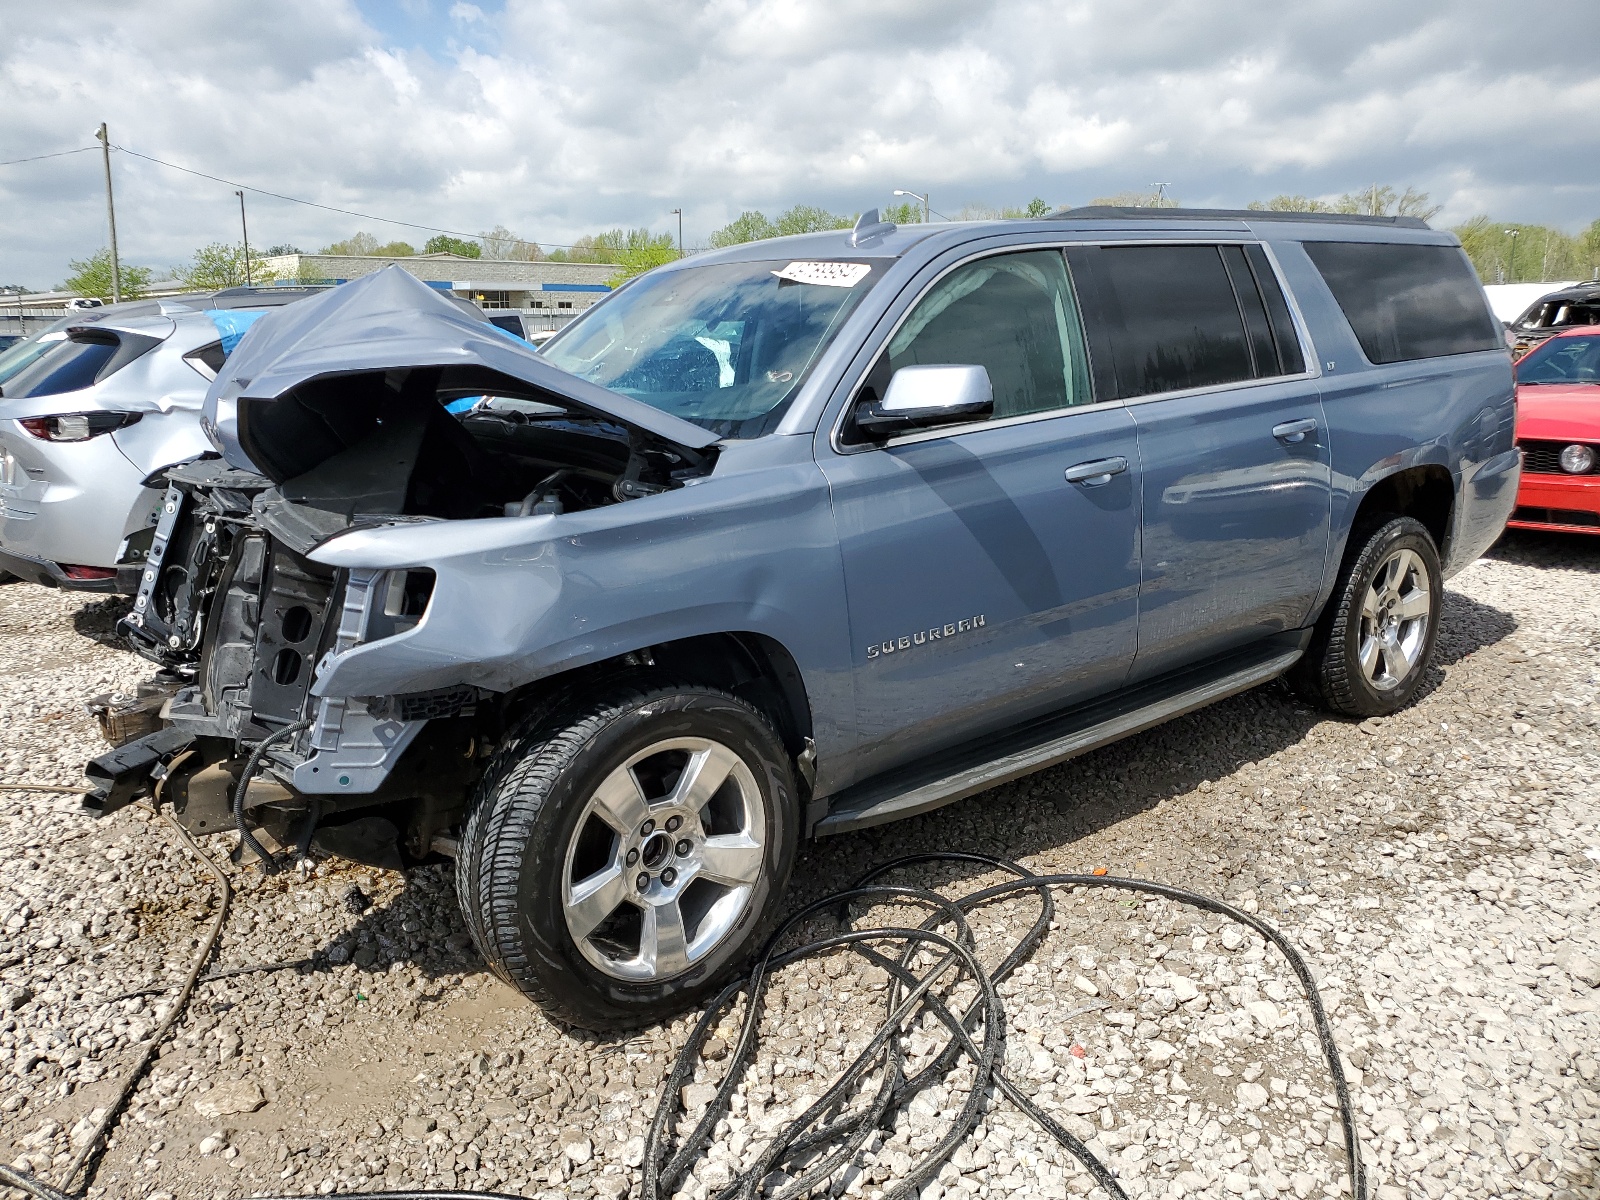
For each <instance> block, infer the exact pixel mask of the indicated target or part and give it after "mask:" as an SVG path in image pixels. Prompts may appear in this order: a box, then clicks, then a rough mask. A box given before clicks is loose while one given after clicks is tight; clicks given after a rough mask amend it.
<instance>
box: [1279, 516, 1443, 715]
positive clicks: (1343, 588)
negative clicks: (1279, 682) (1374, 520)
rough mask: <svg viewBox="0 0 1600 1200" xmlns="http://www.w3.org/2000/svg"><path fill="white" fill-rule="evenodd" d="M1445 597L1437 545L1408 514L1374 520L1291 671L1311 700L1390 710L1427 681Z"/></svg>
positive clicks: (1339, 709) (1354, 709)
mask: <svg viewBox="0 0 1600 1200" xmlns="http://www.w3.org/2000/svg"><path fill="white" fill-rule="evenodd" d="M1443 603H1444V584H1443V578H1442V575H1441V573H1440V569H1439V551H1438V549H1437V548H1436V547H1435V546H1434V544H1433V537H1432V535H1431V534H1429V533H1428V530H1427V528H1426V527H1425V526H1424V525H1423V524H1422V523H1421V522H1420V521H1415V520H1413V519H1412V518H1410V517H1391V518H1388V519H1386V520H1384V521H1382V522H1381V523H1378V524H1377V525H1375V526H1369V527H1368V528H1367V531H1366V536H1365V538H1364V539H1360V540H1358V539H1355V538H1352V546H1351V549H1350V551H1349V552H1347V553H1346V555H1345V561H1344V564H1343V566H1342V567H1341V569H1340V575H1339V584H1338V587H1337V588H1336V589H1335V591H1334V594H1333V598H1332V599H1331V600H1330V601H1329V603H1328V608H1327V610H1326V611H1325V612H1324V613H1323V615H1322V618H1321V619H1320V620H1319V621H1318V622H1317V627H1316V631H1315V633H1314V634H1313V635H1312V639H1311V645H1310V647H1309V648H1308V649H1307V650H1306V653H1305V656H1304V657H1303V658H1302V659H1301V660H1300V662H1299V663H1297V664H1296V665H1295V667H1294V669H1293V670H1292V671H1291V672H1290V674H1289V683H1290V686H1292V687H1293V688H1294V689H1295V691H1297V692H1298V693H1300V694H1301V695H1302V696H1304V697H1305V698H1306V699H1308V700H1311V701H1313V702H1314V703H1316V704H1319V705H1321V706H1322V707H1324V708H1326V709H1328V710H1329V711H1331V712H1335V713H1339V714H1340V715H1342V716H1350V717H1373V716H1386V715H1388V714H1389V713H1392V712H1395V711H1396V710H1397V709H1400V708H1403V707H1404V706H1405V705H1406V704H1408V703H1409V702H1410V700H1411V698H1412V697H1413V696H1414V695H1415V694H1416V691H1417V689H1418V688H1419V687H1421V686H1422V679H1423V676H1424V675H1425V674H1426V673H1427V668H1428V664H1429V662H1430V661H1432V658H1433V645H1434V640H1435V638H1436V637H1437V636H1438V632H1439V614H1440V610H1441V609H1442V607H1443Z"/></svg>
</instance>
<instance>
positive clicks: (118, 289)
mask: <svg viewBox="0 0 1600 1200" xmlns="http://www.w3.org/2000/svg"><path fill="white" fill-rule="evenodd" d="M94 136H95V137H96V138H97V139H99V142H100V155H101V158H102V159H103V160H104V162H105V167H106V219H107V220H108V221H109V222H110V224H111V303H113V304H121V303H122V265H121V263H120V262H119V261H118V259H117V206H116V203H115V202H114V201H113V200H112V198H111V138H110V137H109V136H108V135H107V133H106V123H105V122H104V121H101V122H100V128H99V129H98V130H96V131H95V135H94Z"/></svg>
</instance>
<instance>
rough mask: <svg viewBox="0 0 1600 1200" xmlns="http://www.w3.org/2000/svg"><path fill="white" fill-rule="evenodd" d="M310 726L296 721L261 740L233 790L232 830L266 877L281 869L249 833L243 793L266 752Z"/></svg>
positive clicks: (307, 722)
mask: <svg viewBox="0 0 1600 1200" xmlns="http://www.w3.org/2000/svg"><path fill="white" fill-rule="evenodd" d="M311 724H312V723H311V720H310V719H309V718H307V719H306V720H304V721H296V722H295V723H294V724H293V725H285V726H284V727H283V728H282V729H280V730H278V731H277V732H276V733H272V734H268V735H267V736H266V737H264V738H262V739H261V741H260V742H258V743H257V744H256V748H255V749H254V750H252V751H251V752H250V757H249V758H247V759H246V760H245V764H244V772H243V773H242V774H241V775H240V776H239V782H238V784H237V785H236V786H235V787H234V789H233V824H234V828H236V829H237V830H238V831H239V840H240V841H241V842H242V843H243V844H244V845H246V846H249V847H250V849H251V850H253V851H254V852H255V856H256V857H257V858H259V859H260V860H261V869H262V870H263V871H265V872H266V873H267V874H268V875H276V874H277V873H278V872H279V871H280V870H282V868H281V867H279V866H278V860H277V859H276V858H274V857H273V856H272V855H270V854H268V853H267V849H266V847H265V846H263V845H262V844H261V843H260V842H258V841H256V835H255V834H253V833H251V832H250V825H249V823H248V822H247V821H246V820H245V819H244V797H245V793H246V792H248V791H249V790H250V781H251V780H252V779H254V778H255V775H256V771H258V770H259V769H260V767H261V760H262V759H263V758H265V757H266V753H267V750H268V749H269V748H271V747H272V746H274V745H276V744H277V743H278V742H281V741H283V740H285V739H286V738H290V737H293V736H294V735H295V734H297V733H299V732H300V731H301V730H302V729H310V728H311Z"/></svg>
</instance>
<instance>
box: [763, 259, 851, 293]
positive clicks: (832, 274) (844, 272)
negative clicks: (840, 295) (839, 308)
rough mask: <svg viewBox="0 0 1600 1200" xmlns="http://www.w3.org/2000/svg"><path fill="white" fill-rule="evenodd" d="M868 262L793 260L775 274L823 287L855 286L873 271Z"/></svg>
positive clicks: (797, 281) (780, 277) (793, 281)
mask: <svg viewBox="0 0 1600 1200" xmlns="http://www.w3.org/2000/svg"><path fill="white" fill-rule="evenodd" d="M871 270H872V268H871V267H870V266H869V265H868V264H866V263H850V262H792V263H790V264H789V265H788V266H787V267H785V268H783V270H781V271H774V272H773V274H774V275H776V276H777V277H778V278H779V279H787V280H789V281H790V282H791V283H815V284H818V285H820V286H822V287H840V288H847V287H855V285H856V284H858V283H860V282H861V281H862V280H863V279H865V278H866V277H867V275H868V274H869V273H870V272H871Z"/></svg>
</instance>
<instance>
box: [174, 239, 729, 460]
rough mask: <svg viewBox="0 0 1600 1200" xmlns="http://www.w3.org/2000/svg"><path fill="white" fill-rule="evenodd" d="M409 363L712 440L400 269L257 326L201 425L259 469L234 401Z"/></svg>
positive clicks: (693, 443) (682, 437)
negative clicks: (580, 373)
mask: <svg viewBox="0 0 1600 1200" xmlns="http://www.w3.org/2000/svg"><path fill="white" fill-rule="evenodd" d="M416 367H424V368H426V367H439V368H447V369H448V368H452V367H468V368H471V367H477V368H481V369H485V370H488V371H492V372H496V373H498V374H500V375H503V376H507V377H509V378H510V379H511V380H514V381H517V382H520V383H521V384H523V385H526V386H527V387H530V388H532V389H535V390H536V391H538V392H541V393H543V394H544V395H545V396H546V397H548V398H549V400H550V401H551V403H555V404H558V405H560V406H562V407H565V408H568V409H569V410H571V411H574V412H575V413H577V414H584V415H588V416H595V417H600V418H604V419H609V420H611V421H613V422H616V423H617V424H620V425H622V426H625V427H628V428H632V429H635V430H639V431H643V432H645V433H648V434H651V435H653V436H654V437H655V438H658V439H660V440H661V441H663V442H665V443H667V444H669V445H672V446H678V447H682V448H685V449H688V450H691V451H699V450H704V449H706V448H707V447H709V446H712V445H714V444H715V443H716V442H717V441H718V438H717V435H716V434H713V433H711V432H710V431H709V430H706V429H702V428H701V427H700V426H698V425H694V424H691V423H690V422H688V421H685V420H682V419H681V418H679V417H674V416H672V415H670V414H669V413H664V412H662V411H661V410H659V409H656V408H652V407H651V406H650V405H648V404H645V403H643V402H642V401H639V400H634V399H632V398H630V397H628V396H623V395H620V394H619V393H617V392H613V391H609V390H607V389H606V388H603V387H600V386H598V385H597V384H593V383H589V382H588V381H587V380H583V379H579V378H578V377H577V376H575V375H572V374H569V373H568V372H566V371H563V370H562V369H561V368H559V367H556V366H554V365H553V364H551V363H549V362H548V361H546V360H545V359H543V358H541V357H539V355H538V353H537V352H536V351H535V349H534V348H533V347H532V346H530V345H528V344H527V343H525V342H523V341H522V340H521V339H519V338H515V337H513V336H511V335H510V334H507V333H503V332H501V331H500V330H498V329H496V328H495V327H494V326H493V325H490V324H489V323H488V322H487V321H484V320H482V319H481V318H477V319H475V318H474V317H473V316H471V315H469V314H468V313H467V312H465V311H463V310H462V309H461V308H460V307H458V306H457V305H456V304H455V303H453V302H452V300H451V299H450V298H447V297H446V296H444V295H443V294H441V293H440V292H438V291H437V290H435V289H434V288H431V287H429V286H428V285H427V284H426V283H424V282H422V281H421V280H420V279H418V278H417V277H416V276H414V275H412V274H410V273H409V272H407V271H405V270H403V269H402V268H400V267H399V266H390V267H385V268H384V269H383V270H381V271H378V272H376V273H375V274H372V275H367V276H365V277H363V278H361V279H357V280H354V281H352V282H350V283H347V284H344V285H342V286H340V287H337V288H334V289H333V290H331V291H329V292H326V293H324V294H322V295H320V296H312V297H309V298H308V299H305V300H302V301H299V302H297V303H295V304H291V305H287V306H285V307H283V308H280V309H276V310H274V311H272V312H269V313H267V314H266V315H264V316H263V317H261V318H260V319H259V320H258V321H256V322H255V324H254V325H252V326H251V327H250V329H249V330H248V332H247V333H246V334H245V335H244V337H243V338H242V339H241V340H240V342H239V345H238V348H237V349H236V350H235V351H234V352H233V354H232V355H230V356H229V358H228V360H227V362H226V363H225V364H224V366H223V368H222V371H221V373H220V374H218V376H217V378H216V379H215V380H214V381H213V382H212V385H211V388H210V391H209V392H208V393H207V395H206V403H205V416H204V422H205V429H206V431H207V433H208V434H209V435H210V436H211V438H212V440H213V441H214V442H215V443H216V444H217V448H218V449H219V450H221V451H222V453H223V456H224V458H226V459H227V460H228V462H229V463H230V464H231V465H233V466H235V467H238V468H240V469H242V470H260V468H259V467H258V466H257V465H256V464H255V463H253V462H252V461H251V459H250V456H249V455H248V454H247V453H246V452H245V450H244V449H243V447H242V446H241V444H240V440H239V406H240V402H241V401H244V400H249V401H252V402H256V401H274V400H277V399H279V398H280V397H283V396H285V395H287V394H289V393H291V392H293V391H295V389H297V388H300V387H302V386H303V385H305V384H308V383H310V382H312V381H314V380H326V379H328V378H331V377H336V376H340V375H353V374H360V373H369V374H370V373H373V372H388V371H394V370H397V369H404V368H416Z"/></svg>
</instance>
